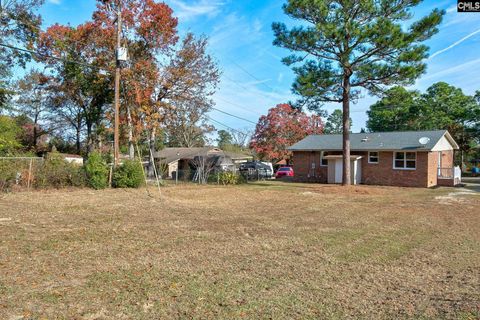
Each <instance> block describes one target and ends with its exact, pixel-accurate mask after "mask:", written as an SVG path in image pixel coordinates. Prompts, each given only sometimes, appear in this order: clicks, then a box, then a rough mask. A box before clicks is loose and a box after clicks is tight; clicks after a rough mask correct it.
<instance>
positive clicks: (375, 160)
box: [368, 151, 378, 163]
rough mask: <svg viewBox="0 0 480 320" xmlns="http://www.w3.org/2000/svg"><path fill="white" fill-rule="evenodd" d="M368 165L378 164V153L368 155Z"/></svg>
mask: <svg viewBox="0 0 480 320" xmlns="http://www.w3.org/2000/svg"><path fill="white" fill-rule="evenodd" d="M368 163H378V152H373V151H372V152H369V153H368Z"/></svg>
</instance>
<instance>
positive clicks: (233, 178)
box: [217, 171, 244, 185]
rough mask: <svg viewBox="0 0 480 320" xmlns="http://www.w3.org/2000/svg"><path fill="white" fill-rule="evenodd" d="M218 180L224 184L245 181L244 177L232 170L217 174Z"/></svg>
mask: <svg viewBox="0 0 480 320" xmlns="http://www.w3.org/2000/svg"><path fill="white" fill-rule="evenodd" d="M217 178H218V182H219V183H220V184H223V185H229V184H233V185H235V184H241V183H243V182H244V179H243V177H242V176H241V175H239V174H236V173H234V172H231V171H224V172H219V173H218V174H217Z"/></svg>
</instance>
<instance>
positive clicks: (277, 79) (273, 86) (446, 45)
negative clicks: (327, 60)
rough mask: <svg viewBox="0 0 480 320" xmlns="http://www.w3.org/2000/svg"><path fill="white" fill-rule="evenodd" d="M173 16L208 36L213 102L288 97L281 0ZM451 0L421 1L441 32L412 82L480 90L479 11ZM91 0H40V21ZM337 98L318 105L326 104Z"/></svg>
mask: <svg viewBox="0 0 480 320" xmlns="http://www.w3.org/2000/svg"><path fill="white" fill-rule="evenodd" d="M165 2H166V3H167V4H168V5H170V6H171V7H172V8H173V10H174V12H175V15H176V16H177V17H178V18H179V31H180V34H185V33H186V32H187V31H192V32H194V33H196V34H204V35H206V36H208V37H209V38H210V49H209V50H210V53H211V54H212V55H213V56H214V57H215V58H216V60H217V61H218V63H219V65H220V67H221V69H222V71H223V76H222V79H221V83H220V87H219V90H218V92H217V93H216V94H215V97H214V98H215V101H216V104H217V105H216V107H217V108H218V109H221V110H225V111H227V112H230V113H233V114H236V115H238V116H240V117H243V118H247V119H249V120H251V121H253V122H257V120H258V118H259V116H260V115H262V114H266V112H267V110H268V109H269V108H271V107H273V106H275V105H276V104H278V103H282V102H287V101H289V100H293V99H295V97H294V96H293V95H292V94H291V91H290V87H291V84H292V82H293V79H294V78H293V73H292V71H291V69H290V68H289V67H287V66H285V65H283V64H282V63H281V59H282V57H284V56H286V55H288V54H289V52H288V51H286V50H283V49H280V48H276V47H274V46H273V45H272V41H273V33H272V29H271V25H272V22H275V21H283V22H287V23H289V24H290V23H291V21H288V18H287V17H286V16H285V15H284V14H283V12H282V8H281V7H282V4H283V3H284V1H282V0H261V1H260V0H241V1H234V0H167V1H165ZM456 3H457V1H456V0H446V1H424V2H423V3H422V4H421V5H420V6H418V7H417V8H416V9H415V11H414V15H415V16H414V19H415V18H417V19H418V18H419V17H422V16H423V15H425V14H427V13H428V12H429V11H431V10H432V9H433V8H435V7H436V8H440V9H444V10H446V11H447V14H446V16H445V19H444V22H443V24H442V25H441V26H440V32H439V33H438V34H437V35H436V36H434V38H433V39H431V40H429V41H428V42H427V45H428V46H430V53H431V58H430V59H429V60H428V61H427V62H428V72H427V74H425V75H424V76H423V77H422V78H421V79H419V80H418V81H417V83H416V84H415V86H414V88H416V89H420V90H425V89H426V88H428V87H429V86H430V85H431V84H433V83H435V82H438V81H445V82H448V83H450V84H452V85H455V86H458V87H460V88H462V89H463V90H464V92H465V93H467V94H473V93H474V92H475V91H476V90H477V89H478V90H480V70H479V66H480V55H479V52H480V14H478V13H457V12H456ZM94 8H95V1H94V0H81V1H75V0H47V3H46V4H45V6H44V7H43V8H42V10H41V14H42V16H43V18H44V27H45V26H48V25H50V24H53V23H55V22H59V23H62V24H64V23H70V24H72V25H76V24H79V23H82V22H84V21H86V20H88V19H89V18H90V17H91V14H92V12H93V10H94ZM376 100H377V98H374V97H370V96H368V95H366V96H365V97H363V98H361V99H360V100H359V101H358V103H356V104H355V105H353V106H352V108H351V109H352V119H353V131H354V132H357V131H359V130H360V129H361V128H362V127H365V121H366V120H367V116H366V114H365V111H366V110H367V109H368V107H369V106H370V105H371V104H372V103H374V102H375V101H376ZM340 107H341V106H340V105H334V104H330V105H327V106H325V109H326V110H327V111H332V110H334V109H336V108H340ZM211 117H212V118H213V119H215V120H218V121H221V122H222V123H225V124H226V125H228V126H230V127H233V128H236V129H242V130H243V129H247V128H249V129H252V128H253V127H254V125H252V124H250V123H248V122H244V121H242V120H238V119H236V118H232V117H229V116H227V115H224V114H222V113H219V112H217V111H214V112H212V113H211ZM216 127H217V128H218V129H222V127H221V126H218V125H217V126H216Z"/></svg>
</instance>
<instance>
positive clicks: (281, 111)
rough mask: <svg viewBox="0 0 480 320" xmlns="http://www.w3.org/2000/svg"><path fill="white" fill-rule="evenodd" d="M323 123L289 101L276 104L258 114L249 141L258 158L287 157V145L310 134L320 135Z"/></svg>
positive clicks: (275, 159) (275, 158)
mask: <svg viewBox="0 0 480 320" xmlns="http://www.w3.org/2000/svg"><path fill="white" fill-rule="evenodd" d="M322 132H323V122H322V119H321V117H320V116H319V115H311V116H309V115H307V114H305V113H304V112H302V111H300V110H298V109H294V108H292V107H291V106H290V105H288V104H279V105H277V106H276V107H275V108H272V109H270V110H269V111H268V114H267V115H266V116H261V117H260V119H259V121H258V124H257V127H256V129H255V133H254V135H253V137H252V140H251V142H250V148H252V149H253V150H254V151H255V152H256V153H257V154H258V156H259V157H260V158H261V159H266V160H273V161H278V160H282V159H287V158H289V157H290V156H291V153H290V152H289V151H288V150H287V148H288V147H289V146H291V145H293V144H295V143H297V142H298V141H300V140H302V139H303V138H305V137H306V136H308V135H310V134H321V133H322Z"/></svg>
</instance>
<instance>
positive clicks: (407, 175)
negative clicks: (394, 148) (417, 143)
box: [362, 152, 436, 187]
mask: <svg viewBox="0 0 480 320" xmlns="http://www.w3.org/2000/svg"><path fill="white" fill-rule="evenodd" d="M429 162H430V161H429V154H428V152H417V168H416V170H398V169H394V168H393V152H380V153H379V161H378V164H369V163H368V158H367V155H365V157H364V158H363V159H362V182H363V183H364V184H374V185H388V186H399V187H430V186H431V185H432V184H431V183H433V181H432V182H430V181H427V180H429V179H428V173H429V171H430V170H429V167H430V163H429ZM435 183H436V181H435Z"/></svg>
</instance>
